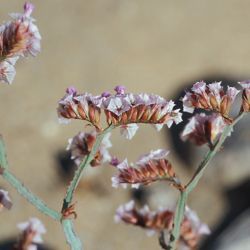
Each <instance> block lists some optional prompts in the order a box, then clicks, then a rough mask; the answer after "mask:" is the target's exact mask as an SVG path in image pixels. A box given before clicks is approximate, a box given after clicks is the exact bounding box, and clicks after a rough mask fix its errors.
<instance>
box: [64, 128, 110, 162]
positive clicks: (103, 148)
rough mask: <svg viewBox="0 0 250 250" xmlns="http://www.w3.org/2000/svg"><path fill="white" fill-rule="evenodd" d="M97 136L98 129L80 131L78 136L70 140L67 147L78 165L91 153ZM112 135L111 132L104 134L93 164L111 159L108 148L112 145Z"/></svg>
mask: <svg viewBox="0 0 250 250" xmlns="http://www.w3.org/2000/svg"><path fill="white" fill-rule="evenodd" d="M96 136H97V133H96V131H92V132H90V133H87V132H79V133H78V134H77V135H76V136H74V137H73V138H70V139H69V140H68V146H67V148H66V149H67V150H70V151H71V159H73V160H74V161H75V163H76V164H77V165H79V164H81V162H82V161H83V159H84V158H85V157H86V156H87V155H88V154H90V152H91V150H92V147H93V144H94V142H95V140H96ZM110 136H111V133H107V134H106V135H105V136H104V138H103V140H102V142H101V145H100V147H99V150H98V152H97V153H96V156H95V157H94V159H93V160H92V161H91V163H90V164H91V165H92V166H97V165H100V164H101V163H105V162H109V161H110V160H111V155H110V154H109V151H108V149H109V148H111V147H112V143H111V141H110Z"/></svg>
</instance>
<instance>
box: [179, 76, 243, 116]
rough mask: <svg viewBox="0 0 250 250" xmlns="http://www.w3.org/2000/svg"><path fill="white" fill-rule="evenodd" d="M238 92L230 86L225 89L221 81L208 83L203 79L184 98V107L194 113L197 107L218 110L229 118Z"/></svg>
mask: <svg viewBox="0 0 250 250" xmlns="http://www.w3.org/2000/svg"><path fill="white" fill-rule="evenodd" d="M238 93H239V90H237V89H236V88H234V87H229V86H228V88H227V91H224V89H223V87H222V86H221V82H214V83H211V84H208V85H207V84H206V83H205V82H203V81H200V82H196V83H195V84H194V85H193V87H192V88H191V91H189V92H187V93H186V95H185V96H184V97H183V99H182V101H183V109H184V111H186V112H189V113H193V111H194V109H195V108H200V109H204V110H211V111H216V112H218V113H220V114H221V115H222V116H223V117H224V118H225V119H228V115H229V111H230V108H231V105H232V103H233V102H234V99H235V97H236V95H237V94H238Z"/></svg>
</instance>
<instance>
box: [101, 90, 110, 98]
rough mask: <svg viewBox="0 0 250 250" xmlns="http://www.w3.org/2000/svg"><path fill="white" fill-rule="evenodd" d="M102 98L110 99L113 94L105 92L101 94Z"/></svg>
mask: <svg viewBox="0 0 250 250" xmlns="http://www.w3.org/2000/svg"><path fill="white" fill-rule="evenodd" d="M101 96H102V97H106V98H107V97H110V96H111V94H110V93H109V92H108V91H104V92H103V93H102V94H101Z"/></svg>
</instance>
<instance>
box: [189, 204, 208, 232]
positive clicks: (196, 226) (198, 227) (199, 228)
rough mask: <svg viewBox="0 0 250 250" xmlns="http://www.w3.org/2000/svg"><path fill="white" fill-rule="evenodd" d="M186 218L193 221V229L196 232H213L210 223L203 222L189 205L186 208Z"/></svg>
mask: <svg viewBox="0 0 250 250" xmlns="http://www.w3.org/2000/svg"><path fill="white" fill-rule="evenodd" d="M185 218H186V219H187V220H189V221H190V222H191V226H192V229H193V231H194V232H196V233H197V234H198V235H202V234H210V233H211V231H210V229H209V227H208V225H207V224H205V223H202V222H201V221H200V219H199V217H198V215H197V214H196V213H195V212H194V211H193V210H191V209H190V208H189V207H187V206H186V208H185Z"/></svg>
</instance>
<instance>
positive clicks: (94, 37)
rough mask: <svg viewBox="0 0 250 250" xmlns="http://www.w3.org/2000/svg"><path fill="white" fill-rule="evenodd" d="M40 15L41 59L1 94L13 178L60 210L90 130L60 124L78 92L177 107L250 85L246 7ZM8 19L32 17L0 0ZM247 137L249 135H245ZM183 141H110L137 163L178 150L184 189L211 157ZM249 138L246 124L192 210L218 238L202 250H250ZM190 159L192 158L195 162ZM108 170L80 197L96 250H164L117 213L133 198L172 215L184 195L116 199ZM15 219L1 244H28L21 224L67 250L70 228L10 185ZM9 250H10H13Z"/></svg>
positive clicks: (84, 227) (107, 4) (141, 4)
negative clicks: (194, 90)
mask: <svg viewBox="0 0 250 250" xmlns="http://www.w3.org/2000/svg"><path fill="white" fill-rule="evenodd" d="M32 2H33V3H34V4H35V7H36V9H35V11H34V14H33V16H34V17H35V18H36V19H37V24H38V27H39V29H40V33H41V35H42V52H41V53H40V54H39V55H38V56H37V57H36V58H27V59H26V60H24V59H23V60H20V61H19V62H18V63H17V65H16V70H17V75H16V78H15V80H14V83H13V85H12V86H8V85H5V84H1V90H0V101H1V105H0V117H1V122H0V131H1V134H2V135H3V136H4V139H5V142H6V147H7V152H8V160H9V164H10V167H11V169H12V172H13V173H15V175H17V176H18V177H19V178H20V179H21V180H23V182H24V183H25V184H26V185H27V186H28V187H29V188H30V189H32V191H34V192H35V193H36V194H38V195H39V196H40V197H41V198H42V199H43V200H45V201H46V202H47V203H48V204H49V205H50V206H51V207H53V208H55V209H57V210H60V209H61V203H62V199H63V196H64V193H65V190H66V186H67V184H68V181H69V178H67V176H68V175H67V173H66V174H65V171H63V170H62V169H65V168H66V167H72V166H73V164H72V163H71V162H70V161H69V160H68V155H67V154H66V153H65V148H66V145H67V140H68V138H70V137H73V136H74V135H75V134H76V133H78V132H79V131H80V130H83V129H84V124H83V123H82V122H80V121H73V122H72V123H71V124H70V125H68V126H65V125H59V124H58V121H57V114H56V108H57V102H58V100H59V99H60V98H61V97H62V96H63V95H64V93H65V89H66V88H67V87H68V86H69V85H74V86H75V87H76V88H77V89H78V90H79V91H80V92H85V91H86V92H91V93H93V94H99V93H101V92H103V91H105V90H112V89H113V88H114V86H115V85H117V84H119V85H125V86H126V87H127V90H128V91H130V92H147V93H155V94H159V95H162V96H164V97H166V98H169V99H170V98H177V97H178V96H179V95H180V93H181V90H183V89H187V88H189V87H190V85H191V84H192V83H193V82H195V81H197V80H202V79H203V80H208V82H212V81H219V80H221V79H224V82H225V83H236V82H237V81H240V80H243V79H247V78H249V77H250V63H249V54H250V46H249V42H250V26H249V8H250V2H249V1H247V0H245V1H244V0H238V1H234V0H224V1H215V0H210V1H201V0H189V1H179V0H176V1H166V0H161V1H160V0H155V1H145V0H102V1H97V0H74V1H66V0H53V1H48V0H43V1H38V0H36V1H35V0H34V1H32ZM0 4H1V5H0V6H1V8H0V17H1V20H2V21H7V20H9V17H8V15H7V14H8V13H11V12H22V5H23V2H22V1H20V0H18V1H17V0H15V1H14V0H8V1H7V0H0ZM244 128H245V129H244ZM177 135H178V131H176V130H171V133H170V131H164V130H163V131H161V132H160V133H157V132H156V131H155V130H154V129H152V128H151V127H150V126H141V128H140V130H139V132H138V133H137V135H136V136H135V138H134V139H133V140H132V141H126V140H125V139H123V138H121V137H120V136H119V133H118V131H115V133H114V134H113V136H112V143H113V145H114V147H113V148H112V149H111V152H112V153H113V154H114V155H117V156H119V157H121V158H124V157H128V159H129V161H131V162H132V161H135V160H136V159H137V158H138V156H139V155H141V154H143V153H145V152H148V151H150V150H151V149H157V148H166V149H170V150H171V154H170V160H171V161H172V163H173V165H174V167H175V169H176V172H177V173H178V175H179V176H180V177H181V178H182V179H183V180H184V181H187V180H188V178H189V177H190V176H191V174H192V173H193V171H194V169H195V167H196V166H197V164H198V162H199V161H200V159H201V157H202V154H203V153H204V150H205V149H197V148H194V147H192V148H191V147H188V149H189V151H186V150H187V148H186V150H185V149H183V150H182V148H181V147H182V146H181V145H180V142H179V141H178V139H177ZM249 140H250V132H249V123H247V119H246V120H245V121H243V122H242V125H241V127H240V129H238V130H237V129H236V134H235V137H234V139H233V140H232V139H231V141H233V142H234V144H233V145H232V146H231V147H230V146H225V148H224V150H223V151H222V152H221V154H220V155H219V156H217V157H216V159H215V160H214V161H213V162H212V164H211V168H210V169H209V170H208V171H207V173H206V175H205V177H204V178H203V180H202V181H201V183H200V184H199V186H198V188H197V189H196V190H195V191H194V192H193V194H192V195H191V197H190V199H189V206H190V207H191V208H192V209H194V210H196V211H197V213H198V214H199V216H200V218H201V219H202V221H204V222H206V223H208V224H209V226H210V227H211V229H212V231H213V232H215V233H214V234H212V235H211V236H210V238H209V239H208V240H207V243H206V242H204V244H203V245H202V246H201V247H200V249H220V250H224V249H227V250H228V249H229V250H231V249H237V250H238V249H244V250H246V249H250V247H249V246H250V236H249V235H250V234H249V232H250V219H249V218H250V212H249V208H250V198H249V197H250V181H249V180H250V178H249V177H250V168H249V160H250V156H249V155H250V154H249V152H250V143H249ZM187 152H188V154H187ZM113 174H114V170H113V169H112V168H111V167H109V166H104V167H101V168H94V169H89V170H88V171H87V173H86V174H85V176H84V178H83V181H82V182H81V185H80V187H79V188H78V190H77V193H76V195H75V200H76V201H77V207H76V209H77V213H78V218H77V221H76V222H75V225H76V231H77V233H78V235H79V236H80V237H81V239H82V240H83V242H84V246H85V248H86V249H88V250H99V249H102V250H117V249H119V250H123V249H124V250H125V249H145V250H147V249H160V247H159V246H158V240H157V237H147V236H146V234H145V232H144V231H143V230H141V229H139V228H135V227H132V226H127V225H123V224H114V222H113V215H114V212H115V210H116V208H117V207H118V206H119V205H120V204H122V203H125V202H127V201H129V200H130V199H132V198H135V199H137V201H138V203H141V205H143V204H144V202H147V203H149V204H150V207H151V208H152V209H156V208H157V207H158V206H166V207H169V208H173V207H174V206H175V202H176V199H177V193H176V192H175V191H174V190H172V189H170V188H168V187H166V185H165V184H162V183H161V184H153V185H151V186H150V187H148V188H146V190H141V191H140V192H136V193H135V192H131V190H121V189H118V190H114V189H113V188H112V187H111V181H110V178H111V176H112V175H113ZM0 186H1V187H2V188H5V189H7V190H8V191H9V192H10V195H11V198H12V200H13V202H14V206H13V209H12V210H11V211H10V212H9V211H4V212H2V213H1V214H0V224H1V227H0V244H1V243H3V242H5V241H6V240H9V239H11V238H13V237H16V235H18V230H17V229H16V224H17V223H18V222H21V221H25V220H27V219H28V218H29V217H33V216H36V217H38V218H40V219H41V220H42V221H43V222H44V224H45V226H46V228H47V231H48V232H47V234H46V235H45V236H44V241H45V244H46V245H47V246H48V247H49V249H54V250H59V249H60V250H63V249H68V247H67V246H66V244H65V239H64V235H63V232H62V229H61V226H60V225H59V224H58V223H57V222H54V221H52V220H50V219H49V218H47V217H46V216H44V215H41V214H40V213H38V212H37V211H36V209H35V208H33V206H31V205H30V204H29V203H28V202H26V200H24V199H23V198H22V197H20V196H19V195H17V193H16V191H15V190H13V189H12V188H11V187H10V186H9V185H8V184H7V183H6V182H4V181H3V180H0ZM0 249H3V247H2V248H1V247H0Z"/></svg>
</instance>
